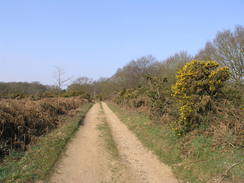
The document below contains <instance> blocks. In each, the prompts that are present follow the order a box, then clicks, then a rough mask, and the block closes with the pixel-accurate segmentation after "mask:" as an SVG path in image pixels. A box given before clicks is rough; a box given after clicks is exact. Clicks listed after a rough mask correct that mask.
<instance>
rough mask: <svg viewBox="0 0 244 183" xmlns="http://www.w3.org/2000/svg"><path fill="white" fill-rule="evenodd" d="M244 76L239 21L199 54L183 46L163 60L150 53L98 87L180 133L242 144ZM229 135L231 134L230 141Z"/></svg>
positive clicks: (243, 35) (243, 30)
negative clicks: (233, 28)
mask: <svg viewBox="0 0 244 183" xmlns="http://www.w3.org/2000/svg"><path fill="white" fill-rule="evenodd" d="M243 81H244V27H242V26H236V28H235V30H234V31H233V32H231V31H230V30H225V31H222V32H218V33H217V35H216V37H215V38H214V39H213V41H211V42H207V43H206V46H205V47H204V48H203V49H202V50H200V51H199V53H197V54H196V55H195V56H192V55H190V54H188V53H187V52H185V51H182V52H180V53H176V54H175V55H173V56H170V57H169V58H167V59H166V60H163V61H158V60H157V59H156V58H155V57H153V56H151V55H150V56H145V57H141V58H139V59H136V60H133V61H131V62H130V63H128V64H127V65H126V66H124V67H123V68H121V69H119V70H118V71H117V72H116V74H114V75H113V76H112V77H111V78H108V79H103V80H100V81H97V83H96V85H95V91H96V93H97V95H98V96H100V97H99V98H101V99H112V100H113V101H114V102H116V103H117V104H120V105H122V106H124V107H126V108H132V109H136V110H138V111H143V112H144V113H147V114H148V115H150V116H151V118H153V119H154V120H155V121H158V122H160V123H162V124H168V125H169V127H170V128H171V129H172V130H173V131H175V133H176V134H177V135H179V136H182V135H185V134H187V133H191V132H192V131H195V130H197V131H198V130H200V131H201V132H199V133H202V134H204V133H206V134H207V136H209V135H210V136H213V137H214V138H215V139H214V140H216V141H218V143H219V144H222V145H223V144H225V143H229V144H232V145H233V146H240V145H241V146H242V145H244V144H243V140H241V139H243V135H244V134H243V129H244V124H243V118H244V116H243V109H244V95H243V91H244V82H243ZM203 129H205V130H203ZM223 129H224V130H225V132H224V131H223ZM196 133H197V132H196ZM226 134H229V135H230V136H231V137H233V138H232V139H231V140H230V141H228V142H226V138H227V137H226Z"/></svg>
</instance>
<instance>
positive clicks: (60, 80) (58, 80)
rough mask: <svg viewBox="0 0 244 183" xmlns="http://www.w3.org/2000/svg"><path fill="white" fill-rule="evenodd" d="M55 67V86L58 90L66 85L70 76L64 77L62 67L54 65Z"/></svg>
mask: <svg viewBox="0 0 244 183" xmlns="http://www.w3.org/2000/svg"><path fill="white" fill-rule="evenodd" d="M55 69H56V71H55V73H54V78H55V86H56V87H57V89H58V90H62V89H63V88H64V87H65V86H66V84H67V82H68V81H70V80H71V77H65V72H64V70H63V69H62V68H60V67H55Z"/></svg>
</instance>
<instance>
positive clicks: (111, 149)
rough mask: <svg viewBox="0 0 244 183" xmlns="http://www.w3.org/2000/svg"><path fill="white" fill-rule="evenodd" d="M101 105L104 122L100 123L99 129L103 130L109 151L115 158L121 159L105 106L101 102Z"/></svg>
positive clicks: (102, 134)
mask: <svg viewBox="0 0 244 183" xmlns="http://www.w3.org/2000/svg"><path fill="white" fill-rule="evenodd" d="M100 106H101V109H102V111H100V114H99V118H100V120H101V121H102V122H103V123H102V124H100V125H98V129H99V130H100V132H101V136H102V137H103V138H104V142H105V145H106V148H107V150H108V152H109V153H110V154H111V156H112V157H113V158H115V159H119V151H118V148H117V145H116V143H115V141H114V139H113V135H112V130H111V128H110V126H109V124H108V123H107V120H106V117H105V115H104V112H103V106H102V105H101V103H100Z"/></svg>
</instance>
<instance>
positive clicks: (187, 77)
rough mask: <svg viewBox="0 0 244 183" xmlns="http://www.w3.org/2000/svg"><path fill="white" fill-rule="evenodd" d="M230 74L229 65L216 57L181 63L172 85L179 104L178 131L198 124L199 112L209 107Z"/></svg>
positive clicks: (186, 129) (183, 131)
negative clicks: (226, 65)
mask: <svg viewBox="0 0 244 183" xmlns="http://www.w3.org/2000/svg"><path fill="white" fill-rule="evenodd" d="M229 76H230V73H229V69H228V68H227V67H220V66H219V64H218V63H217V62H215V61H200V60H192V61H191V62H189V63H187V64H185V66H183V68H182V69H181V70H180V71H179V72H178V73H177V76H176V78H177V82H176V84H175V85H174V86H172V95H173V96H175V97H177V99H178V101H179V104H180V111H179V112H180V116H179V119H178V125H179V128H177V129H179V130H178V133H180V134H182V133H186V132H188V131H190V130H192V129H193V128H195V127H196V126H197V125H198V124H199V122H200V121H201V120H200V118H201V115H202V114H204V113H205V112H208V111H209V110H210V109H211V101H212V100H213V99H214V98H216V97H217V96H218V94H219V93H221V88H222V87H223V85H224V82H225V81H226V80H228V79H229Z"/></svg>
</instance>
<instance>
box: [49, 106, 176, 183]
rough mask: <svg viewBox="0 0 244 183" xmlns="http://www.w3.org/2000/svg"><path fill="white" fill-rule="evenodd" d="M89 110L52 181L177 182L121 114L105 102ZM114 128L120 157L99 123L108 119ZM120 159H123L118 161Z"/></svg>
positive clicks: (96, 182)
mask: <svg viewBox="0 0 244 183" xmlns="http://www.w3.org/2000/svg"><path fill="white" fill-rule="evenodd" d="M102 105H103V109H104V114H102V113H101V110H102V109H101V107H100V105H99V104H95V105H94V106H93V107H92V109H91V110H90V111H89V112H88V114H87V116H86V119H85V122H84V126H82V127H81V128H80V129H79V130H78V132H77V134H76V135H75V137H74V138H73V139H72V141H71V142H70V143H69V144H68V146H67V150H66V152H65V153H64V155H63V157H62V158H61V160H60V162H59V163H58V165H57V166H56V167H55V172H54V173H53V175H52V176H51V178H50V182H52V183H114V182H118V183H121V182H128V183H129V182H131V183H144V182H145V183H177V180H176V178H175V177H174V176H173V174H172V173H171V170H170V169H169V168H168V167H167V166H165V165H164V164H162V163H160V162H159V160H158V159H157V158H156V157H155V155H153V154H152V153H151V152H150V151H148V150H147V149H145V148H144V147H143V146H142V144H141V143H140V142H139V141H138V139H137V138H136V137H135V136H134V134H132V133H131V132H130V131H129V130H128V129H127V127H126V126H125V125H124V124H123V123H122V122H121V121H120V120H119V119H118V118H117V116H116V115H115V114H114V113H113V112H112V111H111V110H110V109H109V108H108V106H107V105H106V104H105V103H103V104H102ZM101 115H105V117H106V121H107V123H108V124H109V126H110V127H111V129H112V133H113V138H114V140H115V142H116V144H117V147H118V150H119V154H120V158H119V160H118V159H114V158H112V157H111V155H110V153H109V152H107V149H106V147H105V145H104V139H103V138H102V137H101V133H100V131H99V130H98V127H97V126H98V125H99V124H102V123H104V122H103V121H102V120H101ZM118 161H119V162H118Z"/></svg>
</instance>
